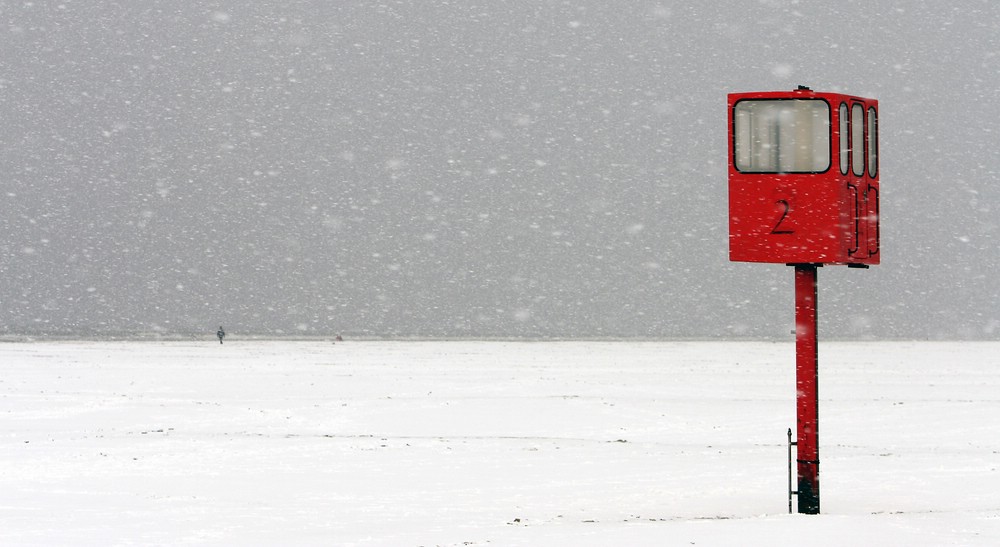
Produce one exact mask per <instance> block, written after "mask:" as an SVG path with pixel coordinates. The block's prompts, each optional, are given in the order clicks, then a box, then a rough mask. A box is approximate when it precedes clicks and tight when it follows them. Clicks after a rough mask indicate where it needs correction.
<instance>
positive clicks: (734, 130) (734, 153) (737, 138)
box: [729, 97, 833, 175]
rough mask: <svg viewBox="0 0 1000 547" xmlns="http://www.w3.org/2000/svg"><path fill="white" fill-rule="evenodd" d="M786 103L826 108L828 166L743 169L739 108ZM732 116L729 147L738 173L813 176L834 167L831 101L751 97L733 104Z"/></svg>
mask: <svg viewBox="0 0 1000 547" xmlns="http://www.w3.org/2000/svg"><path fill="white" fill-rule="evenodd" d="M785 101H790V102H803V103H804V102H818V103H822V104H823V105H824V106H825V107H826V164H825V166H823V167H822V168H821V169H817V170H801V171H800V170H793V171H778V170H771V171H768V170H756V169H747V168H746V166H743V167H742V168H741V165H740V149H739V148H737V144H738V143H739V142H740V134H739V132H740V129H741V127H738V126H737V124H738V121H739V116H738V112H739V108H740V105H741V103H748V102H752V103H765V102H785ZM731 116H732V135H733V136H732V142H730V143H729V146H730V150H732V158H733V161H732V165H733V168H735V169H736V171H738V172H740V173H744V174H753V175H758V174H761V175H768V174H770V175H785V174H793V175H809V174H812V175H815V174H820V173H826V172H828V171H829V170H830V169H831V167H832V166H833V109H832V107H831V106H830V101H828V100H827V99H826V98H824V97H809V98H800V97H788V98H785V97H776V98H757V97H750V98H743V99H739V100H738V101H736V102H735V103H733V107H732V111H731Z"/></svg>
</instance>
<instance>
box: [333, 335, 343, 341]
mask: <svg viewBox="0 0 1000 547" xmlns="http://www.w3.org/2000/svg"><path fill="white" fill-rule="evenodd" d="M334 340H336V341H338V342H343V341H344V337H343V336H341V335H339V334H338V335H337V337H336V338H334Z"/></svg>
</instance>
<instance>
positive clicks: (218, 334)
mask: <svg viewBox="0 0 1000 547" xmlns="http://www.w3.org/2000/svg"><path fill="white" fill-rule="evenodd" d="M215 335H216V336H218V337H219V343H220V344H221V343H222V339H223V338H225V337H226V331H224V330H222V327H219V330H218V331H217V332H216V333H215Z"/></svg>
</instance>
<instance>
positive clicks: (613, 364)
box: [0, 339, 1000, 546]
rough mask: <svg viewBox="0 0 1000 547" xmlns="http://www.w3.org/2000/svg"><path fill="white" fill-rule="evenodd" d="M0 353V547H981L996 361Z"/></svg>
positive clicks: (998, 432) (998, 427)
mask: <svg viewBox="0 0 1000 547" xmlns="http://www.w3.org/2000/svg"><path fill="white" fill-rule="evenodd" d="M794 394H795V388H794V345H793V344H792V343H790V342H789V343H780V344H779V343H765V342H535V343H532V342H356V341H350V340H348V341H346V342H341V343H337V344H336V345H334V344H333V343H331V342H261V341H240V340H237V339H233V340H232V341H231V342H230V341H227V343H226V344H225V345H222V346H220V345H219V344H218V343H217V342H213V341H212V340H206V341H204V342H201V343H194V342H36V343H6V344H0V544H3V545H128V544H135V545H154V544H164V545H183V544H196V545H197V544H210V545H401V546H406V545H574V546H575V545H803V544H805V545H837V546H842V545H907V546H912V545H934V546H940V545H997V544H1000V472H998V471H997V467H998V464H1000V344H998V343H941V342H905V343H904V342H885V343H883V342H865V343H852V342H836V343H834V342H826V343H824V342H821V343H820V398H821V402H820V457H821V460H822V465H821V501H822V512H823V514H821V515H817V516H807V515H798V514H794V515H789V514H788V513H787V511H788V502H787V497H786V485H787V473H788V468H787V461H786V447H785V441H786V440H787V437H786V432H787V430H788V428H789V427H791V428H793V429H794V424H795V414H794V413H795V404H794Z"/></svg>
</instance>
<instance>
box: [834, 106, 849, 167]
mask: <svg viewBox="0 0 1000 547" xmlns="http://www.w3.org/2000/svg"><path fill="white" fill-rule="evenodd" d="M837 117H838V118H839V119H840V120H839V124H838V127H839V128H840V131H839V132H838V133H839V134H838V135H837V140H838V141H840V146H839V149H840V174H841V175H846V174H847V170H848V169H849V168H850V165H851V163H850V162H851V155H850V152H851V147H850V138H851V136H850V133H848V123H847V103H840V115H839V116H837Z"/></svg>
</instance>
